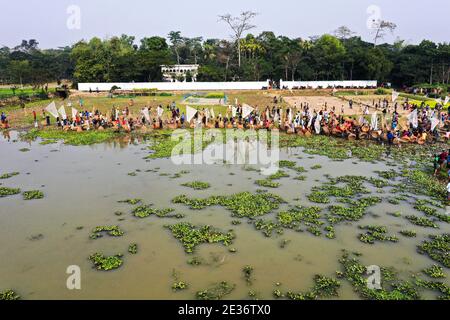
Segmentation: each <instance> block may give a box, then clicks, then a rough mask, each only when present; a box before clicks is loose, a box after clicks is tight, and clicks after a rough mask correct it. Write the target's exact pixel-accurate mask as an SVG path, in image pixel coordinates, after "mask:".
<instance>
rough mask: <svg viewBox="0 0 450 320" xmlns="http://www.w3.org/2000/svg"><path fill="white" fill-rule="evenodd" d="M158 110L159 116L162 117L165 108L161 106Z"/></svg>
mask: <svg viewBox="0 0 450 320" xmlns="http://www.w3.org/2000/svg"><path fill="white" fill-rule="evenodd" d="M157 112H158V118H161V116H162V115H163V113H164V109H163V108H161V107H158V110H157Z"/></svg>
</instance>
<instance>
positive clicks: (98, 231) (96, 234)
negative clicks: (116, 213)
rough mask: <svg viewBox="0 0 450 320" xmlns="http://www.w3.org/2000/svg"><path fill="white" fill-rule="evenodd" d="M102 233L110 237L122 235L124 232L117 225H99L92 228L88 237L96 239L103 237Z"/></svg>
mask: <svg viewBox="0 0 450 320" xmlns="http://www.w3.org/2000/svg"><path fill="white" fill-rule="evenodd" d="M104 233H106V234H108V235H109V236H111V237H121V236H123V235H124V232H123V231H122V230H121V229H120V228H119V227H118V226H99V227H95V228H94V229H93V230H92V232H91V235H90V236H89V238H91V239H98V238H101V237H103V234H104Z"/></svg>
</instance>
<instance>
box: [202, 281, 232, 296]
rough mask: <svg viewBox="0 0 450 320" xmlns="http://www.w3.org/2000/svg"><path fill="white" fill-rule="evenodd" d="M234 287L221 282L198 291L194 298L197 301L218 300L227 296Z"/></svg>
mask: <svg viewBox="0 0 450 320" xmlns="http://www.w3.org/2000/svg"><path fill="white" fill-rule="evenodd" d="M235 287H236V286H235V285H231V284H229V283H228V282H226V281H222V282H220V283H218V284H216V285H214V286H212V287H210V288H208V289H206V290H202V291H198V292H197V293H196V298H197V299H198V300H220V299H222V298H223V297H224V296H226V295H229V294H230V293H231V292H232V291H233V290H234V288H235Z"/></svg>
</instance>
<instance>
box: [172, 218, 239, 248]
mask: <svg viewBox="0 0 450 320" xmlns="http://www.w3.org/2000/svg"><path fill="white" fill-rule="evenodd" d="M166 228H168V229H169V230H170V231H171V232H172V234H173V236H174V237H175V238H176V239H178V240H179V241H180V242H181V243H182V244H183V247H184V250H185V251H186V253H193V252H194V249H195V247H196V246H198V245H200V244H204V243H222V244H223V245H224V246H229V245H230V244H232V242H233V239H234V238H235V235H234V234H233V233H232V232H228V233H223V232H221V231H219V230H216V229H214V228H212V227H211V226H201V227H196V226H194V225H192V224H190V223H186V222H182V223H178V224H174V225H168V226H166Z"/></svg>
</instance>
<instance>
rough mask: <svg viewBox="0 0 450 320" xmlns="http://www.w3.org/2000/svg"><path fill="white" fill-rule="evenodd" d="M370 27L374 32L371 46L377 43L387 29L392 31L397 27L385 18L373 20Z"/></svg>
mask: <svg viewBox="0 0 450 320" xmlns="http://www.w3.org/2000/svg"><path fill="white" fill-rule="evenodd" d="M372 28H373V29H374V33H375V37H374V39H373V46H374V47H375V46H376V45H377V41H378V40H380V39H383V38H384V37H385V35H386V32H387V31H389V32H390V33H394V30H395V29H397V25H396V24H395V23H393V22H389V21H386V20H374V21H373V23H372Z"/></svg>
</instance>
